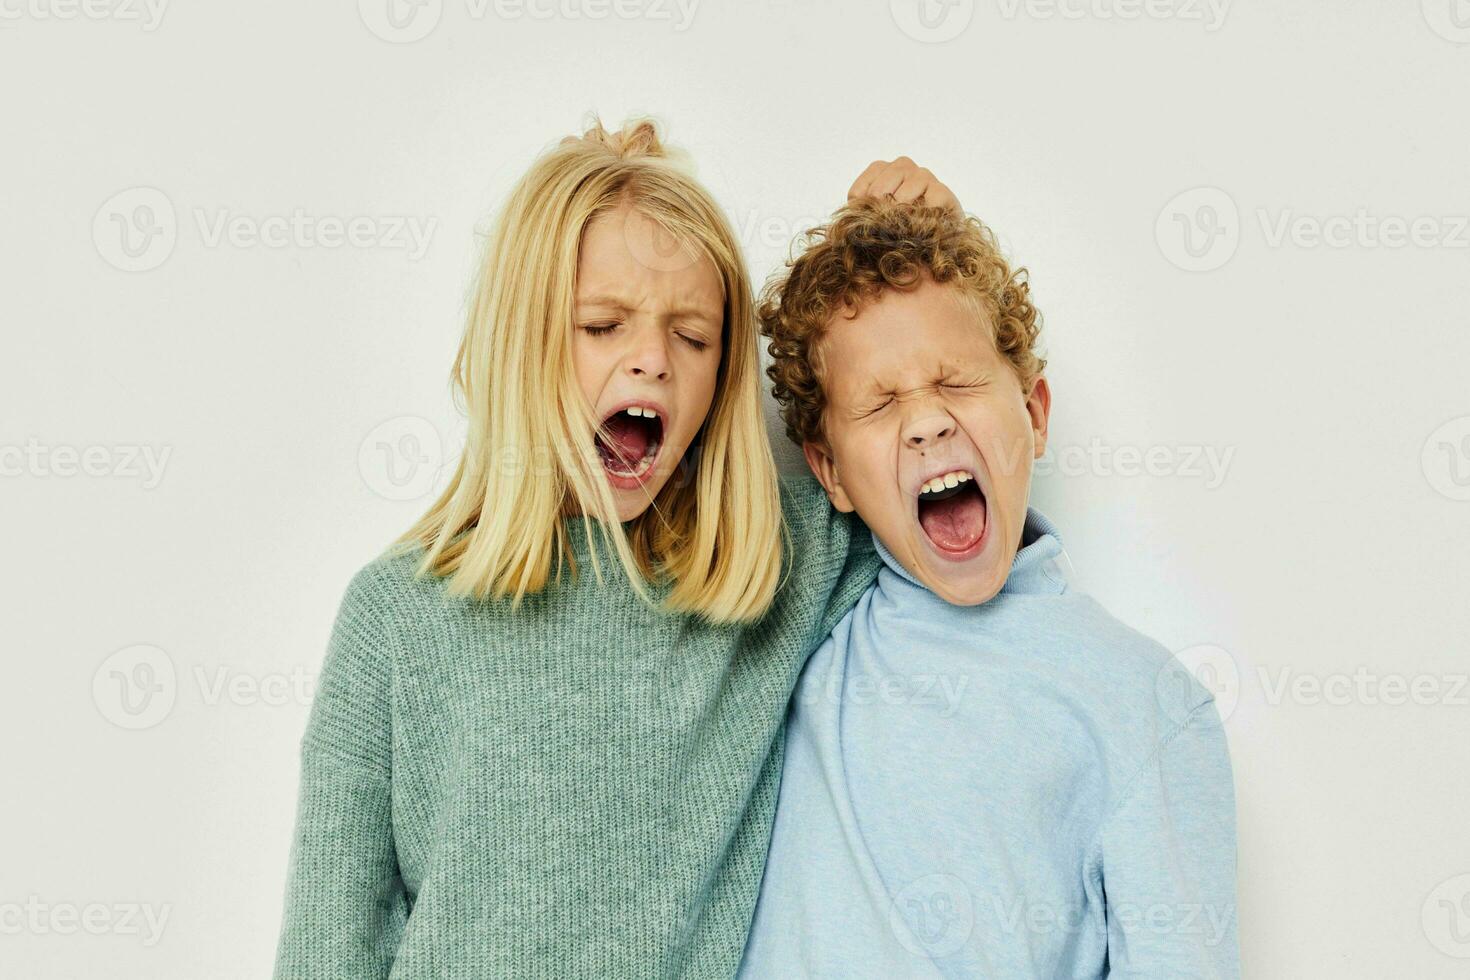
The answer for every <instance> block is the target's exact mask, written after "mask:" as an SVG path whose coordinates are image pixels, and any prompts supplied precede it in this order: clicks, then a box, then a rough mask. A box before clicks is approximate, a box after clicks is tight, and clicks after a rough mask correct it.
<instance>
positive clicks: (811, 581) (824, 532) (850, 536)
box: [781, 474, 882, 649]
mask: <svg viewBox="0 0 1470 980" xmlns="http://www.w3.org/2000/svg"><path fill="white" fill-rule="evenodd" d="M781 511H782V514H783V515H784V517H785V519H786V526H787V528H788V529H789V530H790V532H791V578H792V583H791V584H792V585H794V586H795V587H796V589H797V590H799V591H800V594H801V595H803V596H805V597H808V599H810V600H816V601H820V602H822V604H823V605H822V615H821V617H820V619H819V620H818V621H817V622H816V624H815V630H814V632H813V634H812V642H811V644H810V647H811V648H812V649H814V648H815V647H816V645H817V644H818V643H820V642H821V641H822V640H823V639H825V638H826V636H827V634H828V633H830V632H832V627H834V626H836V625H837V623H838V622H840V621H841V619H842V617H843V616H846V615H847V613H848V610H850V609H851V608H852V607H853V605H854V604H855V603H856V602H857V601H858V599H859V598H860V597H861V596H862V594H863V593H864V592H865V591H867V588H868V586H870V585H872V584H873V580H874V579H875V578H876V577H877V575H878V566H879V565H880V564H881V563H882V559H881V558H879V557H878V552H877V550H876V549H875V548H874V547H873V539H872V536H871V534H870V533H869V531H868V526H867V525H866V524H864V523H863V522H862V519H861V518H859V517H858V516H857V514H844V513H842V512H840V511H838V510H837V509H836V508H835V507H833V506H832V503H831V501H829V500H828V499H827V491H825V490H823V489H822V485H821V484H820V483H819V482H817V478H816V477H814V476H811V475H810V474H804V475H801V476H782V477H781Z"/></svg>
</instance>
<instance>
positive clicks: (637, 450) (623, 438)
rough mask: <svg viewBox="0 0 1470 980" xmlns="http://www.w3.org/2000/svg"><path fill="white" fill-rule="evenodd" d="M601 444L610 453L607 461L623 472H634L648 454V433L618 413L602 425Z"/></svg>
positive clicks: (641, 426) (644, 428)
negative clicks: (623, 470) (610, 455)
mask: <svg viewBox="0 0 1470 980" xmlns="http://www.w3.org/2000/svg"><path fill="white" fill-rule="evenodd" d="M602 427H603V430H604V431H603V433H602V436H601V439H600V441H601V443H602V444H603V445H604V446H606V447H607V448H608V449H609V450H610V451H611V452H612V454H613V455H612V457H611V458H609V459H608V462H609V463H613V464H616V465H618V466H619V468H621V469H625V470H629V471H632V470H635V469H637V468H638V464H639V463H640V462H642V461H643V457H644V456H646V455H647V454H648V444H649V431H648V428H647V427H646V426H643V425H640V424H638V423H637V422H634V421H633V419H632V418H630V417H629V416H627V415H625V414H623V413H622V412H619V413H618V414H617V415H614V416H613V417H612V418H610V419H608V420H607V421H606V422H604V423H603V426H602Z"/></svg>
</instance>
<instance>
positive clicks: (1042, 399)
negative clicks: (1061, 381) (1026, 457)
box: [1026, 377, 1051, 459]
mask: <svg viewBox="0 0 1470 980" xmlns="http://www.w3.org/2000/svg"><path fill="white" fill-rule="evenodd" d="M1026 412H1027V414H1028V415H1030V416H1031V432H1032V434H1033V435H1035V437H1036V458H1037V459H1040V458H1041V454H1042V453H1044V452H1046V428H1047V424H1048V423H1049V422H1050V421H1051V386H1050V385H1048V384H1047V383H1046V378H1045V377H1040V378H1037V379H1036V380H1035V381H1033V382H1031V394H1029V395H1027V396H1026Z"/></svg>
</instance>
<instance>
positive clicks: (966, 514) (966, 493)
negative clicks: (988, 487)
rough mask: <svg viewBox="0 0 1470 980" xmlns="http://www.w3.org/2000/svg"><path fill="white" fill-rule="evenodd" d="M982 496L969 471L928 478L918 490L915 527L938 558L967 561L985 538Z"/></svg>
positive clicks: (984, 509)
mask: <svg viewBox="0 0 1470 980" xmlns="http://www.w3.org/2000/svg"><path fill="white" fill-rule="evenodd" d="M986 516H987V513H986V508H985V494H984V492H982V491H981V489H980V481H978V480H976V479H975V475H974V474H973V473H971V472H970V471H969V470H951V471H950V472H948V473H944V474H942V475H940V476H936V477H932V478H930V479H929V481H928V482H926V483H925V484H924V485H923V487H921V488H920V489H919V526H920V527H922V528H923V529H924V534H925V536H927V537H928V538H929V543H930V544H932V545H934V547H935V548H937V549H938V550H939V551H940V553H941V554H944V555H946V556H949V557H954V558H970V557H972V554H971V553H972V552H974V551H976V550H978V545H979V544H980V541H981V539H982V538H984V537H985V523H986V520H985V519H986Z"/></svg>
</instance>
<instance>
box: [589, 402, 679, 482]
mask: <svg viewBox="0 0 1470 980" xmlns="http://www.w3.org/2000/svg"><path fill="white" fill-rule="evenodd" d="M594 438H595V442H596V444H597V455H598V456H600V457H602V466H603V469H605V470H607V473H608V476H609V477H610V478H611V479H612V482H613V484H614V485H615V486H619V487H624V488H631V487H635V486H637V485H638V484H640V483H642V482H643V480H644V478H646V477H647V476H648V475H649V474H650V473H652V472H653V464H654V461H655V460H656V459H658V451H659V449H660V448H661V447H662V446H663V444H664V420H663V418H662V416H661V415H660V414H659V412H658V410H657V409H655V408H651V407H649V406H646V405H628V406H625V407H623V408H620V409H618V410H617V411H616V412H613V413H612V414H611V415H609V416H608V417H607V418H605V419H603V420H602V425H601V427H600V428H599V429H598V430H597V433H596V434H595V437H594Z"/></svg>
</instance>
